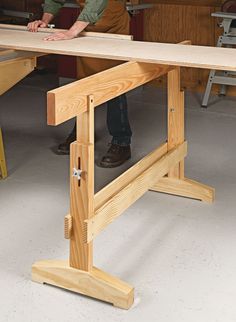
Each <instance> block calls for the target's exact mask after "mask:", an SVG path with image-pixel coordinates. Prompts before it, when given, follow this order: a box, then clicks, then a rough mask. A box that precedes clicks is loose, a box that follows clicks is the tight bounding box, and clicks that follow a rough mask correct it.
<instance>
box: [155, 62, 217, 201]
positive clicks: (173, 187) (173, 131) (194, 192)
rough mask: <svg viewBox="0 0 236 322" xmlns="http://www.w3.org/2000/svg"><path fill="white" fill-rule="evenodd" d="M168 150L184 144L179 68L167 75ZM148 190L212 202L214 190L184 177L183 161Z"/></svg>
mask: <svg viewBox="0 0 236 322" xmlns="http://www.w3.org/2000/svg"><path fill="white" fill-rule="evenodd" d="M167 142H168V150H169V151H170V150H172V149H173V148H175V147H176V146H177V145H179V144H181V143H183V142H184V92H183V91H181V89H180V68H179V67H177V68H175V69H174V70H172V71H170V72H169V73H168V139H167ZM150 190H153V191H157V192H163V193H168V194H173V195H178V196H182V197H188V198H193V199H198V200H202V201H206V202H210V203H211V202H213V200H214V196H215V190H214V188H211V187H209V186H206V185H203V184H200V183H198V182H195V181H193V180H190V179H187V178H185V176H184V160H182V161H181V162H180V163H179V164H178V165H177V166H175V167H174V168H173V169H172V170H171V171H170V172H169V173H168V175H167V176H166V177H164V178H162V179H160V180H158V182H157V183H156V184H155V185H154V186H153V187H151V189H150Z"/></svg>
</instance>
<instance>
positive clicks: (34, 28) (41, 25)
mask: <svg viewBox="0 0 236 322" xmlns="http://www.w3.org/2000/svg"><path fill="white" fill-rule="evenodd" d="M38 28H47V24H46V23H45V22H43V21H42V20H35V21H33V22H30V23H29V24H28V25H27V29H28V30H29V31H31V32H37V31H38Z"/></svg>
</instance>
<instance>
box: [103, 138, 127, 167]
mask: <svg viewBox="0 0 236 322" xmlns="http://www.w3.org/2000/svg"><path fill="white" fill-rule="evenodd" d="M130 158H131V150H130V145H127V146H121V145H117V144H111V146H110V148H109V149H108V151H107V153H106V154H105V155H104V157H103V158H102V160H101V161H100V163H99V166H100V167H102V168H115V167H118V166H120V165H121V164H123V163H124V162H125V161H126V160H128V159H130Z"/></svg>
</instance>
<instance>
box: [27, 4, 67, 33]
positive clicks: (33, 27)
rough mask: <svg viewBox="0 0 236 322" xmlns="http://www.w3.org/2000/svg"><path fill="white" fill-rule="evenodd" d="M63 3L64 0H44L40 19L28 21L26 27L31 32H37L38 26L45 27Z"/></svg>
mask: <svg viewBox="0 0 236 322" xmlns="http://www.w3.org/2000/svg"><path fill="white" fill-rule="evenodd" d="M64 3H65V0H45V1H44V8H43V11H44V14H43V16H42V19H41V20H36V21H33V22H30V23H29V24H28V26H27V29H28V30H29V31H32V32H37V31H38V28H40V27H41V28H46V27H47V26H48V24H49V23H50V22H51V21H52V19H53V18H54V17H55V16H56V15H57V14H58V12H59V10H60V9H61V7H62V6H63V5H64Z"/></svg>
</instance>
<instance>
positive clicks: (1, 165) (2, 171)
mask: <svg viewBox="0 0 236 322" xmlns="http://www.w3.org/2000/svg"><path fill="white" fill-rule="evenodd" d="M6 177H7V165H6V159H5V152H4V145H3V138H2V130H1V128H0V178H2V179H5V178H6Z"/></svg>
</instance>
